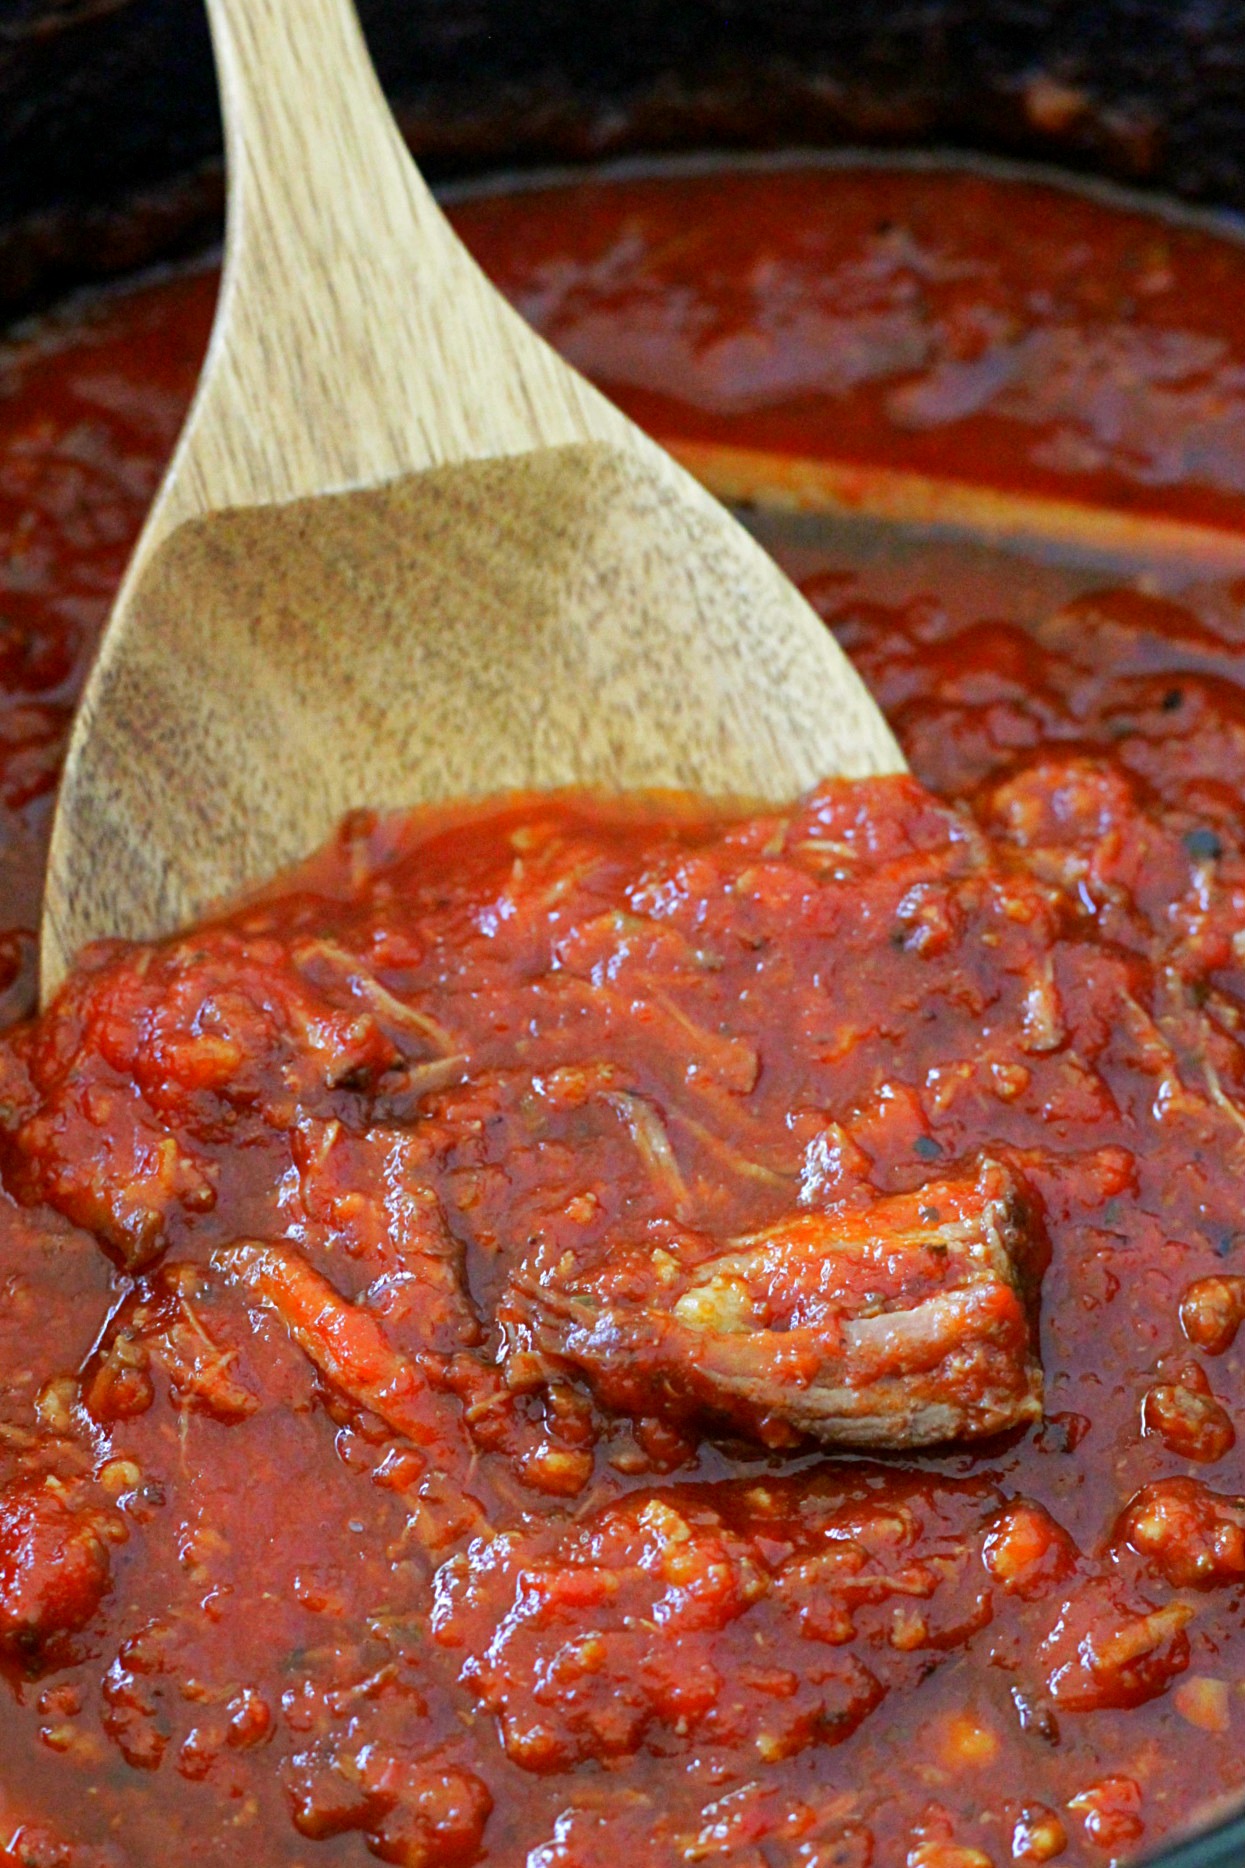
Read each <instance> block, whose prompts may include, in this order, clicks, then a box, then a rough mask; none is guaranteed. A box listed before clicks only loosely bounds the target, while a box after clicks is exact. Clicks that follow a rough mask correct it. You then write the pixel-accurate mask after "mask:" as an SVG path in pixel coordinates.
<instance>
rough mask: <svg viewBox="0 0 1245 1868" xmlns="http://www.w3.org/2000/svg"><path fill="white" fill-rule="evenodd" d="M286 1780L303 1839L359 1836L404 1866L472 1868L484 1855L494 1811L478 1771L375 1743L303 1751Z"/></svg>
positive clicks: (383, 1856) (375, 1852)
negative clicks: (412, 1757) (407, 1756)
mask: <svg viewBox="0 0 1245 1868" xmlns="http://www.w3.org/2000/svg"><path fill="white" fill-rule="evenodd" d="M282 1775H283V1777H284V1781H285V1786H286V1793H287V1795H288V1797H289V1802H290V1810H291V1814H292V1816H293V1819H294V1826H295V1828H296V1829H297V1830H298V1831H299V1833H300V1835H304V1836H307V1837H309V1838H311V1839H312V1840H314V1841H322V1840H324V1839H325V1838H327V1837H329V1836H337V1835H344V1834H346V1833H347V1832H348V1831H351V1830H354V1831H358V1832H361V1833H362V1835H363V1836H364V1839H365V1840H366V1842H367V1846H368V1849H369V1850H370V1852H371V1853H372V1854H373V1855H376V1856H378V1857H379V1859H380V1860H381V1861H384V1862H396V1863H397V1864H399V1868H465V1865H466V1864H468V1863H470V1862H474V1861H475V1860H476V1858H477V1856H478V1855H479V1852H480V1846H481V1843H482V1841H483V1838H484V1826H485V1824H486V1822H487V1821H488V1817H489V1813H490V1811H491V1809H492V1807H493V1799H492V1796H491V1795H490V1793H489V1791H488V1789H487V1788H486V1786H485V1785H484V1784H483V1783H481V1781H480V1779H479V1778H478V1777H477V1776H476V1775H475V1773H474V1772H472V1771H468V1770H464V1769H463V1768H462V1767H461V1766H459V1765H456V1764H454V1763H453V1762H451V1761H448V1760H439V1759H438V1758H437V1757H436V1756H435V1755H433V1756H429V1757H424V1758H422V1759H420V1760H418V1761H415V1762H412V1761H407V1760H404V1759H401V1758H398V1757H395V1756H392V1755H390V1754H388V1753H387V1752H386V1751H385V1750H384V1749H383V1748H382V1747H379V1746H376V1745H364V1746H361V1747H359V1748H358V1749H357V1750H351V1749H350V1748H349V1747H342V1748H341V1749H336V1750H325V1749H316V1750H310V1751H303V1752H298V1753H296V1754H295V1755H294V1756H293V1757H292V1758H290V1759H289V1761H288V1763H287V1764H286V1765H285V1767H284V1770H283V1773H282Z"/></svg>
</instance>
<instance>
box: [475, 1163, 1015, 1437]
mask: <svg viewBox="0 0 1245 1868" xmlns="http://www.w3.org/2000/svg"><path fill="white" fill-rule="evenodd" d="M562 1269H563V1268H562V1267H557V1268H554V1269H553V1270H552V1271H551V1269H550V1268H549V1267H548V1266H541V1267H540V1271H539V1276H538V1275H537V1274H536V1269H535V1267H534V1266H532V1265H531V1263H530V1262H529V1264H528V1265H527V1266H525V1267H524V1268H521V1269H520V1271H519V1272H518V1273H517V1274H516V1276H515V1278H514V1280H513V1281H512V1285H511V1290H510V1293H509V1296H508V1299H507V1303H506V1304H505V1306H504V1307H503V1320H504V1321H505V1322H506V1324H507V1325H508V1331H509V1336H510V1340H511V1342H512V1343H513V1344H514V1345H515V1348H516V1350H518V1351H522V1350H529V1351H535V1352H536V1354H537V1356H538V1357H543V1358H546V1359H549V1358H552V1359H556V1361H558V1362H560V1363H561V1364H563V1365H569V1366H570V1367H571V1368H574V1369H576V1370H579V1371H580V1372H581V1373H583V1374H584V1375H586V1376H587V1377H588V1379H589V1380H590V1381H591V1382H592V1384H593V1386H594V1387H595V1388H596V1390H597V1392H598V1394H599V1395H600V1396H601V1398H602V1399H603V1400H604V1401H605V1402H606V1403H607V1405H609V1406H610V1407H613V1408H617V1409H621V1410H625V1411H627V1412H630V1413H633V1414H637V1415H652V1414H653V1413H654V1412H658V1411H660V1412H663V1413H666V1414H668V1415H673V1416H674V1417H675V1418H676V1419H677V1418H685V1417H686V1416H687V1415H689V1414H692V1413H698V1412H699V1413H703V1412H708V1413H710V1414H714V1415H717V1416H719V1417H721V1418H723V1419H726V1420H729V1421H730V1422H732V1423H733V1424H734V1425H735V1426H736V1427H738V1428H741V1429H743V1430H744V1431H745V1432H747V1433H749V1434H751V1435H754V1436H755V1437H757V1438H758V1439H760V1440H762V1441H763V1442H765V1443H766V1444H767V1445H771V1446H777V1445H787V1444H791V1443H793V1442H795V1441H796V1440H798V1439H800V1438H801V1437H804V1436H812V1437H813V1438H815V1439H818V1440H821V1441H824V1442H826V1443H827V1444H832V1445H840V1446H860V1447H915V1446H929V1445H932V1444H935V1443H937V1442H939V1441H945V1440H956V1439H979V1438H981V1437H983V1436H985V1435H988V1434H995V1433H1000V1432H1002V1431H1004V1430H1005V1429H1006V1428H1009V1427H1015V1426H1018V1425H1020V1424H1022V1423H1024V1422H1026V1421H1032V1420H1035V1419H1037V1418H1039V1417H1040V1415H1041V1411H1042V1375H1041V1369H1040V1366H1039V1364H1038V1361H1037V1359H1036V1356H1035V1353H1034V1348H1033V1332H1032V1328H1031V1325H1030V1320H1029V1315H1028V1309H1027V1298H1028V1297H1029V1295H1030V1293H1031V1290H1032V1287H1033V1284H1034V1282H1035V1279H1036V1276H1037V1275H1038V1273H1039V1272H1040V1269H1041V1265H1040V1259H1039V1251H1038V1245H1037V1240H1036V1236H1035V1232H1034V1225H1033V1220H1032V1218H1031V1216H1030V1212H1029V1209H1028V1207H1027V1204H1026V1202H1025V1200H1024V1198H1023V1197H1022V1195H1021V1192H1020V1189H1019V1186H1018V1184H1017V1182H1016V1179H1015V1177H1014V1176H1013V1175H1012V1174H1011V1173H1010V1172H1009V1171H1008V1170H1007V1169H1006V1168H1004V1167H1002V1166H1000V1165H999V1164H998V1163H997V1162H993V1161H986V1162H983V1163H982V1164H981V1166H980V1169H979V1171H978V1173H977V1174H976V1175H975V1176H974V1177H971V1178H966V1179H962V1180H947V1181H938V1182H932V1183H930V1184H929V1185H927V1186H925V1187H923V1188H921V1189H919V1190H918V1191H917V1192H916V1193H911V1194H900V1195H897V1196H894V1197H892V1198H889V1199H882V1200H878V1201H877V1202H876V1204H874V1205H873V1206H871V1207H868V1208H866V1209H865V1210H863V1211H853V1212H838V1213H797V1214H793V1215H792V1216H791V1217H790V1218H789V1219H785V1220H782V1221H780V1222H779V1223H778V1224H777V1225H774V1226H770V1227H767V1228H766V1230H765V1231H763V1232H758V1233H753V1234H751V1235H748V1236H746V1237H743V1238H738V1239H734V1240H732V1241H731V1242H730V1244H729V1246H728V1247H727V1248H726V1249H725V1250H722V1249H721V1247H720V1246H719V1247H717V1248H715V1247H714V1246H713V1245H712V1244H710V1242H708V1241H707V1240H705V1239H704V1238H703V1237H699V1236H697V1235H695V1234H691V1233H687V1232H678V1233H674V1232H671V1231H670V1230H669V1229H662V1231H661V1236H660V1239H659V1241H658V1242H657V1243H655V1244H654V1243H651V1242H649V1243H648V1244H646V1245H645V1246H633V1247H631V1248H629V1249H628V1250H625V1251H623V1252H621V1253H618V1254H616V1255H614V1256H613V1257H612V1258H611V1260H610V1262H609V1264H608V1266H607V1267H604V1268H601V1269H597V1270H594V1271H593V1272H591V1273H587V1274H584V1273H577V1272H576V1271H575V1270H574V1269H571V1268H568V1269H567V1270H566V1273H565V1275H564V1276H561V1275H559V1273H560V1272H561V1271H562ZM522 1368H523V1359H522V1357H521V1356H519V1355H516V1357H515V1374H516V1378H518V1377H520V1375H521V1371H522Z"/></svg>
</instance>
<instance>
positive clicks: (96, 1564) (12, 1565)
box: [0, 1478, 109, 1655]
mask: <svg viewBox="0 0 1245 1868" xmlns="http://www.w3.org/2000/svg"><path fill="white" fill-rule="evenodd" d="M108 1577H109V1561H108V1545H107V1543H106V1542H105V1540H104V1538H103V1537H102V1536H101V1535H100V1531H99V1528H98V1524H97V1522H96V1519H95V1517H94V1516H93V1514H92V1513H90V1512H88V1511H84V1510H81V1509H75V1508H74V1507H73V1505H72V1504H71V1503H70V1502H69V1500H68V1498H67V1497H66V1495H65V1491H64V1488H63V1487H62V1486H61V1485H59V1484H58V1482H57V1481H56V1480H54V1479H51V1478H49V1479H44V1480H35V1479H32V1480H27V1481H19V1482H18V1483H16V1484H13V1485H11V1486H9V1488H8V1489H7V1490H6V1491H4V1492H3V1493H0V1647H8V1648H9V1649H11V1650H14V1651H16V1652H19V1653H21V1654H24V1655H35V1654H38V1653H39V1651H40V1650H41V1649H42V1648H44V1647H45V1646H46V1645H47V1644H48V1643H49V1642H50V1641H53V1640H54V1639H55V1637H56V1636H58V1635H62V1634H69V1633H72V1632H73V1631H74V1630H76V1629H79V1628H82V1627H85V1625H86V1623H87V1622H88V1621H89V1620H90V1619H91V1617H92V1615H93V1614H94V1613H95V1611H96V1609H97V1608H98V1607H99V1605H100V1602H101V1601H102V1600H103V1597H104V1593H105V1591H106V1590H107V1588H108Z"/></svg>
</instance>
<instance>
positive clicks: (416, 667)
mask: <svg viewBox="0 0 1245 1868" xmlns="http://www.w3.org/2000/svg"><path fill="white" fill-rule="evenodd" d="M209 13H210V15H211V20H212V27H213V36H214V41H215V45H216V52H217V62H218V68H219V72H220V81H221V94H222V101H223V105H224V111H225V120H226V127H227V148H228V158H229V173H230V202H229V230H228V237H227V242H226V256H225V273H224V279H223V283H222V289H221V296H220V303H219V308H218V312H217V321H216V325H215V328H214V331H213V336H212V342H211V345H210V348H209V352H208V357H207V361H206V363H205V365H204V371H203V375H202V378H201V381H200V385H199V390H198V393H197V395H196V398H195V401H194V403H193V405H192V408H191V411H190V414H189V416H188V418H187V422H186V427H185V430H184V433H183V435H182V438H181V441H180V442H179V445H178V448H177V451H176V453H175V455H174V458H173V461H172V464H171V466H170V468H169V471H168V474H167V476H166V478H165V482H164V485H163V487H162V488H161V491H160V493H159V495H158V497H157V499H156V502H155V504H154V506H153V508H152V511H151V514H150V516H149V519H148V522H147V525H146V527H145V529H144V532H143V535H142V537H141V538H140V540H139V543H138V546H137V548H136V550H135V554H134V558H133V560H132V562H131V565H130V568H129V570H128V572H127V575H126V578H125V581H124V583H123V585H122V589H121V592H120V594H119V596H118V599H117V603H116V606H115V608H114V612H113V616H112V618H111V620H110V623H109V626H108V629H107V631H106V633H105V636H104V640H103V643H102V645H101V649H100V653H99V657H98V660H97V663H96V667H95V670H94V672H93V674H92V677H91V680H90V682H89V684H88V687H87V691H86V694H85V696H84V699H83V703H82V707H81V710H80V713H79V717H78V721H77V724H76V726H75V731H74V735H73V739H72V741H71V744H70V748H69V755H68V759H67V763H66V768H65V775H64V779H63V782H62V787H61V794H60V802H59V806H58V811H57V817H56V823H55V827H54V831H53V837H52V849H51V856H50V860H49V873H48V888H47V897H46V904H45V910H44V924H43V940H42V989H43V993H44V996H45V998H46V996H47V994H48V993H49V992H51V991H52V990H53V989H54V988H55V986H56V984H57V983H58V982H59V980H60V979H61V978H62V977H63V973H64V970H65V967H66V965H67V964H68V962H69V960H70V958H71V957H72V955H73V954H74V952H76V951H77V949H78V948H79V947H80V946H81V944H82V943H83V942H84V941H87V940H90V939H93V938H96V937H98V936H101V935H111V934H122V935H131V936H148V935H152V934H157V933H161V932H164V931H167V930H169V929H170V928H172V927H175V926H177V925H178V924H179V923H181V922H183V921H185V920H186V919H188V918H189V917H191V916H193V915H194V914H195V913H197V912H199V911H200V910H202V909H203V908H204V907H205V906H206V905H207V904H208V903H209V902H211V901H213V900H215V899H217V898H219V897H220V896H221V895H222V894H225V893H229V892H232V891H236V890H237V889H239V888H241V887H243V886H245V885H246V884H248V883H252V882H254V881H256V880H258V879H259V878H260V877H261V876H262V875H263V874H264V873H265V872H267V871H269V870H271V869H272V868H274V867H276V866H279V865H281V864H284V863H288V862H290V861H293V860H295V859H296V858H298V857H299V856H301V855H303V854H305V853H306V852H307V851H308V849H309V848H310V847H312V846H313V845H314V844H315V843H316V842H317V841H319V840H320V839H321V838H322V837H324V836H325V835H327V834H328V832H329V831H330V830H331V829H332V826H333V823H334V821H335V819H336V818H337V817H339V816H340V815H341V813H342V812H343V811H345V810H347V809H349V808H352V807H354V806H358V805H364V804H377V805H399V804H403V803H407V802H415V801H422V800H431V799H437V798H444V797H449V796H453V795H456V794H463V795H482V794H484V793H487V792H491V791H496V790H499V789H505V788H508V787H510V786H512V785H536V786H545V785H560V784H565V783H568V782H575V783H586V784H592V785H595V786H598V787H604V788H614V789H620V788H622V789H625V788H632V787H637V786H639V787H647V786H668V785H679V786H688V785H690V786H694V787H696V788H698V789H700V790H704V791H708V792H712V793H715V794H727V795H732V796H741V795H745V796H748V797H753V798H756V797H761V798H771V799H778V798H786V797H790V796H792V795H794V794H796V793H797V792H799V791H800V790H801V789H803V788H804V787H806V786H807V785H808V784H810V783H812V782H813V781H814V780H815V779H816V778H817V777H820V776H823V775H825V774H826V773H830V772H841V773H845V774H849V775H857V774H864V773H867V772H876V771H896V770H901V769H902V767H903V762H902V758H901V756H900V754H899V752H898V749H897V748H896V746H895V743H894V740H893V739H892V737H891V735H890V732H889V729H888V728H887V727H886V725H885V722H884V721H883V720H882V717H881V715H880V714H879V713H878V711H877V709H876V707H874V705H873V703H872V701H871V700H870V699H869V697H868V695H867V694H866V692H865V690H864V688H863V686H862V684H861V683H860V681H859V678H858V677H857V675H856V674H855V671H854V670H853V669H852V668H851V666H850V664H848V663H847V661H846V660H845V659H844V657H843V656H842V655H841V654H840V652H839V651H838V649H837V648H836V647H835V645H834V644H833V643H832V641H831V640H830V638H829V637H828V635H827V634H826V631H825V630H824V628H823V627H822V625H821V624H820V622H819V621H818V620H817V618H816V617H815V616H814V614H813V612H812V611H811V610H810V609H809V608H808V606H807V605H806V604H805V603H804V601H803V599H802V598H801V597H800V596H799V595H798V593H797V592H796V591H795V590H794V589H793V587H792V586H791V585H790V584H789V583H788V582H787V580H786V579H785V578H784V577H783V576H782V574H781V573H780V572H779V571H778V569H777V567H776V566H775V565H774V564H773V563H772V561H771V560H770V559H769V558H768V557H766V555H765V554H764V552H762V551H761V549H760V547H759V546H757V545H756V544H755V542H754V541H753V540H752V539H750V538H749V537H748V536H747V534H746V533H744V532H743V530H742V529H741V528H740V527H739V526H737V525H736V524H735V523H734V521H733V520H731V519H730V517H729V516H728V515H727V514H726V513H725V512H723V510H722V509H721V507H719V506H718V505H717V504H716V503H715V502H714V501H713V500H712V498H711V497H710V496H709V495H708V494H707V493H706V492H705V491H704V490H703V488H701V487H700V486H699V485H698V484H697V483H696V482H695V481H694V480H693V479H692V477H691V476H690V475H689V474H687V473H686V472H685V471H684V470H683V469H682V468H680V467H679V466H677V465H676V464H675V462H673V461H672V460H671V459H670V457H669V456H668V455H667V454H665V453H663V451H662V450H661V449H660V448H658V447H657V446H656V445H655V444H654V443H653V442H651V441H650V440H649V439H648V438H647V437H646V436H644V435H643V434H641V433H640V431H639V430H638V429H636V428H634V427H633V425H632V424H631V423H629V422H628V421H627V420H626V419H625V418H624V417H623V416H622V415H621V414H620V413H619V412H618V411H617V410H616V409H615V408H614V407H613V406H612V405H611V404H610V403H609V402H607V401H606V400H605V398H604V397H603V396H601V395H600V394H599V393H598V392H597V391H596V390H594V389H593V388H592V387H591V386H590V385H589V384H587V383H586V382H585V381H584V380H583V379H582V378H581V377H579V376H578V375H577V374H576V373H575V372H574V371H572V370H571V369H569V368H568V367H567V366H566V365H565V364H563V363H562V362H561V361H560V360H559V359H558V358H557V357H556V356H555V354H554V353H553V352H552V351H551V350H550V349H549V348H548V346H546V345H545V344H544V343H543V341H542V340H540V339H539V338H537V337H536V336H535V335H534V333H532V332H531V331H530V330H529V329H528V327H527V326H526V325H525V324H524V323H523V322H522V320H521V319H520V318H518V316H517V315H516V314H515V313H514V312H513V311H512V310H511V309H510V308H509V307H508V306H507V305H506V304H505V302H504V301H503V300H502V299H501V297H500V296H499V295H498V294H497V293H496V292H495V291H494V290H493V288H492V287H491V286H490V285H489V284H488V282H487V281H486V280H485V279H484V277H483V275H482V274H481V272H480V271H479V269H478V268H477V267H476V265H475V263H474V261H473V260H472V259H471V258H470V257H469V255H468V254H467V253H466V251H465V250H464V249H463V247H462V246H461V245H460V244H459V242H458V241H457V239H456V237H455V236H454V234H453V233H452V232H451V230H450V228H449V226H448V224H447V223H446V222H445V220H444V219H443V217H442V216H441V214H440V211H439V210H438V208H437V207H436V205H435V203H434V202H433V200H432V198H431V196H430V195H429V193H428V191H427V189H426V187H425V186H424V183H423V181H422V179H421V178H420V176H419V175H418V173H417V171H416V170H415V168H414V166H413V164H412V163H411V161H410V159H409V157H408V156H407V154H406V151H405V148H404V146H403V144H402V142H401V139H400V137H399V135H398V133H397V130H396V128H395V127H394V124H393V122H392V120H391V118H390V117H389V114H388V111H387V109H386V107H385V104H384V100H383V98H382V96H381V93H380V90H379V87H378V85H377V83H376V80H375V77H374V74H373V73H372V70H371V67H370V64H369V62H368V59H367V54H366V50H365V48H364V45H363V41H362V37H361V35H360V33H359V30H358V25H357V21H356V20H355V17H354V14H353V11H352V8H351V6H350V4H349V0H209ZM438 470H440V471H438ZM446 470H452V471H446ZM335 495H338V496H340V495H346V496H345V497H333V496H335ZM290 502H297V503H296V504H293V505H291V504H290ZM238 509H245V510H242V511H239V510H238Z"/></svg>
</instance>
